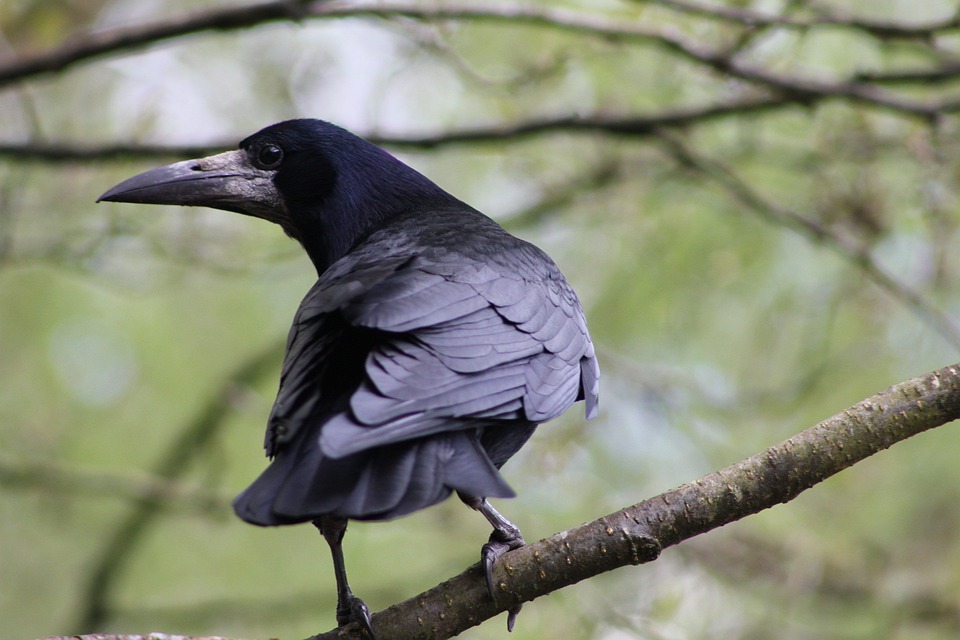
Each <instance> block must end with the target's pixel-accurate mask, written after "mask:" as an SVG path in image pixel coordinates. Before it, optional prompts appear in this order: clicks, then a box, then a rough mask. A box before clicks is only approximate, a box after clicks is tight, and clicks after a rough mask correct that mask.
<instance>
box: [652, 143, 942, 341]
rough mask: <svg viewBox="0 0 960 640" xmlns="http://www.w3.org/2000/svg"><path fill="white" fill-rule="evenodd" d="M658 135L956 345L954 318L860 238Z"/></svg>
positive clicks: (764, 213)
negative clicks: (774, 199) (784, 204)
mask: <svg viewBox="0 0 960 640" xmlns="http://www.w3.org/2000/svg"><path fill="white" fill-rule="evenodd" d="M660 137H661V139H662V140H663V141H664V142H665V143H666V144H667V147H668V148H669V150H670V152H671V154H673V156H674V157H675V158H676V159H677V160H678V161H680V162H682V163H683V164H684V165H686V166H688V167H690V168H693V169H696V170H697V171H700V172H701V173H703V174H704V175H706V176H708V177H710V178H712V179H713V180H714V181H715V182H717V183H718V184H720V185H721V186H722V187H723V188H724V189H725V190H726V191H727V192H728V193H730V194H731V195H732V196H733V197H735V198H736V199H738V200H739V201H741V202H743V203H744V204H746V205H747V206H748V207H750V208H751V209H752V210H753V211H754V212H756V213H758V214H760V215H761V216H763V217H764V218H765V219H766V220H769V221H771V222H773V223H775V224H778V225H781V226H785V227H787V228H788V229H791V230H793V231H796V232H798V233H800V234H802V235H804V236H806V237H807V238H810V239H811V240H813V241H815V242H817V243H819V244H821V245H823V246H825V247H827V248H829V249H831V250H832V251H833V252H834V253H836V254H837V255H839V256H841V257H842V258H844V259H845V260H847V261H848V262H850V263H852V264H853V265H854V266H855V267H857V268H858V269H860V270H861V271H862V272H863V273H864V274H865V275H866V276H867V277H869V278H870V279H871V280H872V281H873V282H874V283H876V284H877V285H879V286H880V287H881V288H883V289H885V290H886V291H887V292H888V293H890V294H891V295H892V296H893V297H894V298H895V299H897V300H899V301H900V302H901V303H903V304H904V305H906V306H907V307H908V308H909V309H911V310H912V311H913V312H914V313H916V314H917V315H918V316H919V317H920V318H921V319H923V320H924V321H925V322H926V323H927V324H928V325H930V326H931V327H932V328H933V329H934V330H936V331H937V333H939V334H940V336H941V337H942V338H943V339H944V340H946V341H947V342H948V343H950V344H951V345H952V346H953V347H955V348H958V349H960V326H958V324H957V322H956V321H955V320H954V319H953V318H952V317H951V316H949V315H948V314H946V313H944V312H943V311H941V310H940V309H939V308H938V307H937V306H936V305H935V304H934V303H933V302H932V301H931V300H929V299H928V298H927V297H926V296H924V295H923V294H922V293H921V292H920V291H917V290H916V289H914V288H912V287H910V286H909V285H908V284H906V283H904V282H902V281H900V280H899V279H898V278H896V277H895V276H894V275H893V274H891V273H889V272H888V271H887V270H886V269H884V268H883V267H881V266H880V264H878V263H877V261H876V260H875V259H874V258H873V256H872V255H871V254H870V251H869V247H868V246H867V245H865V244H864V243H863V242H861V241H860V240H858V239H855V238H850V237H846V236H843V235H840V234H839V233H836V232H835V231H834V230H832V229H830V228H829V227H826V226H824V225H822V224H820V223H819V222H818V221H817V220H815V219H813V218H810V217H807V216H804V215H803V214H801V213H799V212H796V211H793V210H792V209H789V208H787V207H782V206H780V205H778V204H776V203H774V202H771V201H770V200H768V199H767V198H765V197H764V196H763V195H761V194H760V193H759V192H757V191H756V190H754V189H753V187H751V186H750V185H749V184H748V183H747V182H746V181H744V180H742V179H741V178H740V177H739V176H737V175H736V173H734V171H733V170H731V169H730V168H729V167H726V166H724V165H723V164H722V163H720V162H718V161H716V160H714V159H712V158H708V157H707V156H705V155H703V154H701V153H699V152H697V151H696V150H694V149H693V148H692V147H690V146H689V145H687V144H686V143H684V142H683V141H682V140H681V139H680V138H678V137H677V136H674V135H671V134H669V133H667V132H663V133H662V134H661V136H660Z"/></svg>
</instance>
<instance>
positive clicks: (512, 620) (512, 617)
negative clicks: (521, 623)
mask: <svg viewBox="0 0 960 640" xmlns="http://www.w3.org/2000/svg"><path fill="white" fill-rule="evenodd" d="M522 608H523V605H522V604H518V605H517V606H515V607H514V608H513V609H510V611H507V633H510V632H511V631H513V625H515V624H516V623H517V616H518V615H520V609H522Z"/></svg>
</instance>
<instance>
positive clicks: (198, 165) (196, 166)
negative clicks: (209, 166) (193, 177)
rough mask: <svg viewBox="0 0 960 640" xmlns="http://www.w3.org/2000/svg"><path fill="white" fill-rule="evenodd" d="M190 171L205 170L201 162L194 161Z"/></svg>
mask: <svg viewBox="0 0 960 640" xmlns="http://www.w3.org/2000/svg"><path fill="white" fill-rule="evenodd" d="M190 171H203V167H201V166H200V163H199V162H194V163H193V164H192V165H190Z"/></svg>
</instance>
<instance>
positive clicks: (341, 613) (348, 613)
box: [337, 594, 377, 640]
mask: <svg viewBox="0 0 960 640" xmlns="http://www.w3.org/2000/svg"><path fill="white" fill-rule="evenodd" d="M351 622H356V623H357V624H359V625H360V627H361V628H362V629H363V630H364V631H365V632H366V634H367V637H368V638H370V640H377V634H375V633H374V632H373V621H372V620H371V618H370V608H369V607H367V603H365V602H364V601H363V600H361V599H360V598H358V597H357V596H355V595H353V594H350V595H348V596H347V597H346V599H345V601H341V602H338V603H337V625H339V626H341V627H342V626H344V625H348V624H350V623H351Z"/></svg>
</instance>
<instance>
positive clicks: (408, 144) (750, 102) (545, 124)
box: [0, 94, 798, 162]
mask: <svg viewBox="0 0 960 640" xmlns="http://www.w3.org/2000/svg"><path fill="white" fill-rule="evenodd" d="M797 102H798V100H797V99H795V98H794V97H789V96H783V95H776V94H772V95H759V96H758V95H751V96H747V97H741V98H738V99H736V100H730V101H726V102H720V103H715V104H707V105H701V106H694V107H678V108H676V109H672V110H666V111H664V112H662V113H659V114H652V115H646V116H609V115H603V114H597V115H593V116H564V117H542V118H538V117H533V118H530V119H528V120H525V121H521V122H515V123H504V124H493V125H483V126H477V127H465V128H462V129H459V130H453V131H445V132H441V133H435V134H426V135H411V136H404V135H383V134H377V133H368V134H360V135H361V136H362V137H364V138H366V139H367V140H369V141H370V142H373V143H374V144H379V145H383V146H387V147H392V148H396V149H433V148H437V147H441V146H447V145H457V144H485V143H492V142H502V141H510V142H512V141H518V140H522V139H525V138H530V137H533V136H538V135H544V134H551V133H588V134H589V133H609V134H616V135H620V136H638V137H642V136H649V135H652V134H653V133H654V132H655V131H657V130H659V129H665V128H683V127H689V126H694V125H698V124H701V123H705V122H710V121H713V120H718V119H721V118H725V117H728V116H733V115H745V114H751V113H762V112H766V111H774V110H777V109H781V108H784V107H788V106H792V105H796V104H797ZM248 133H249V132H244V133H242V134H238V135H237V136H236V138H235V139H232V140H224V141H221V142H214V143H211V144H209V145H202V146H197V145H190V146H176V145H162V144H156V145H154V144H146V145H142V144H131V145H104V146H95V145H89V146H74V145H65V144H43V143H32V142H27V143H22V144H17V143H6V144H0V158H3V157H7V158H12V159H16V160H18V161H27V160H31V161H37V162H114V161H116V162H127V161H130V160H157V159H171V158H196V157H200V156H205V155H210V154H213V153H219V152H220V151H225V150H228V149H235V148H236V145H237V141H238V140H240V139H241V138H242V137H244V136H246V135H247V134H248Z"/></svg>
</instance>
